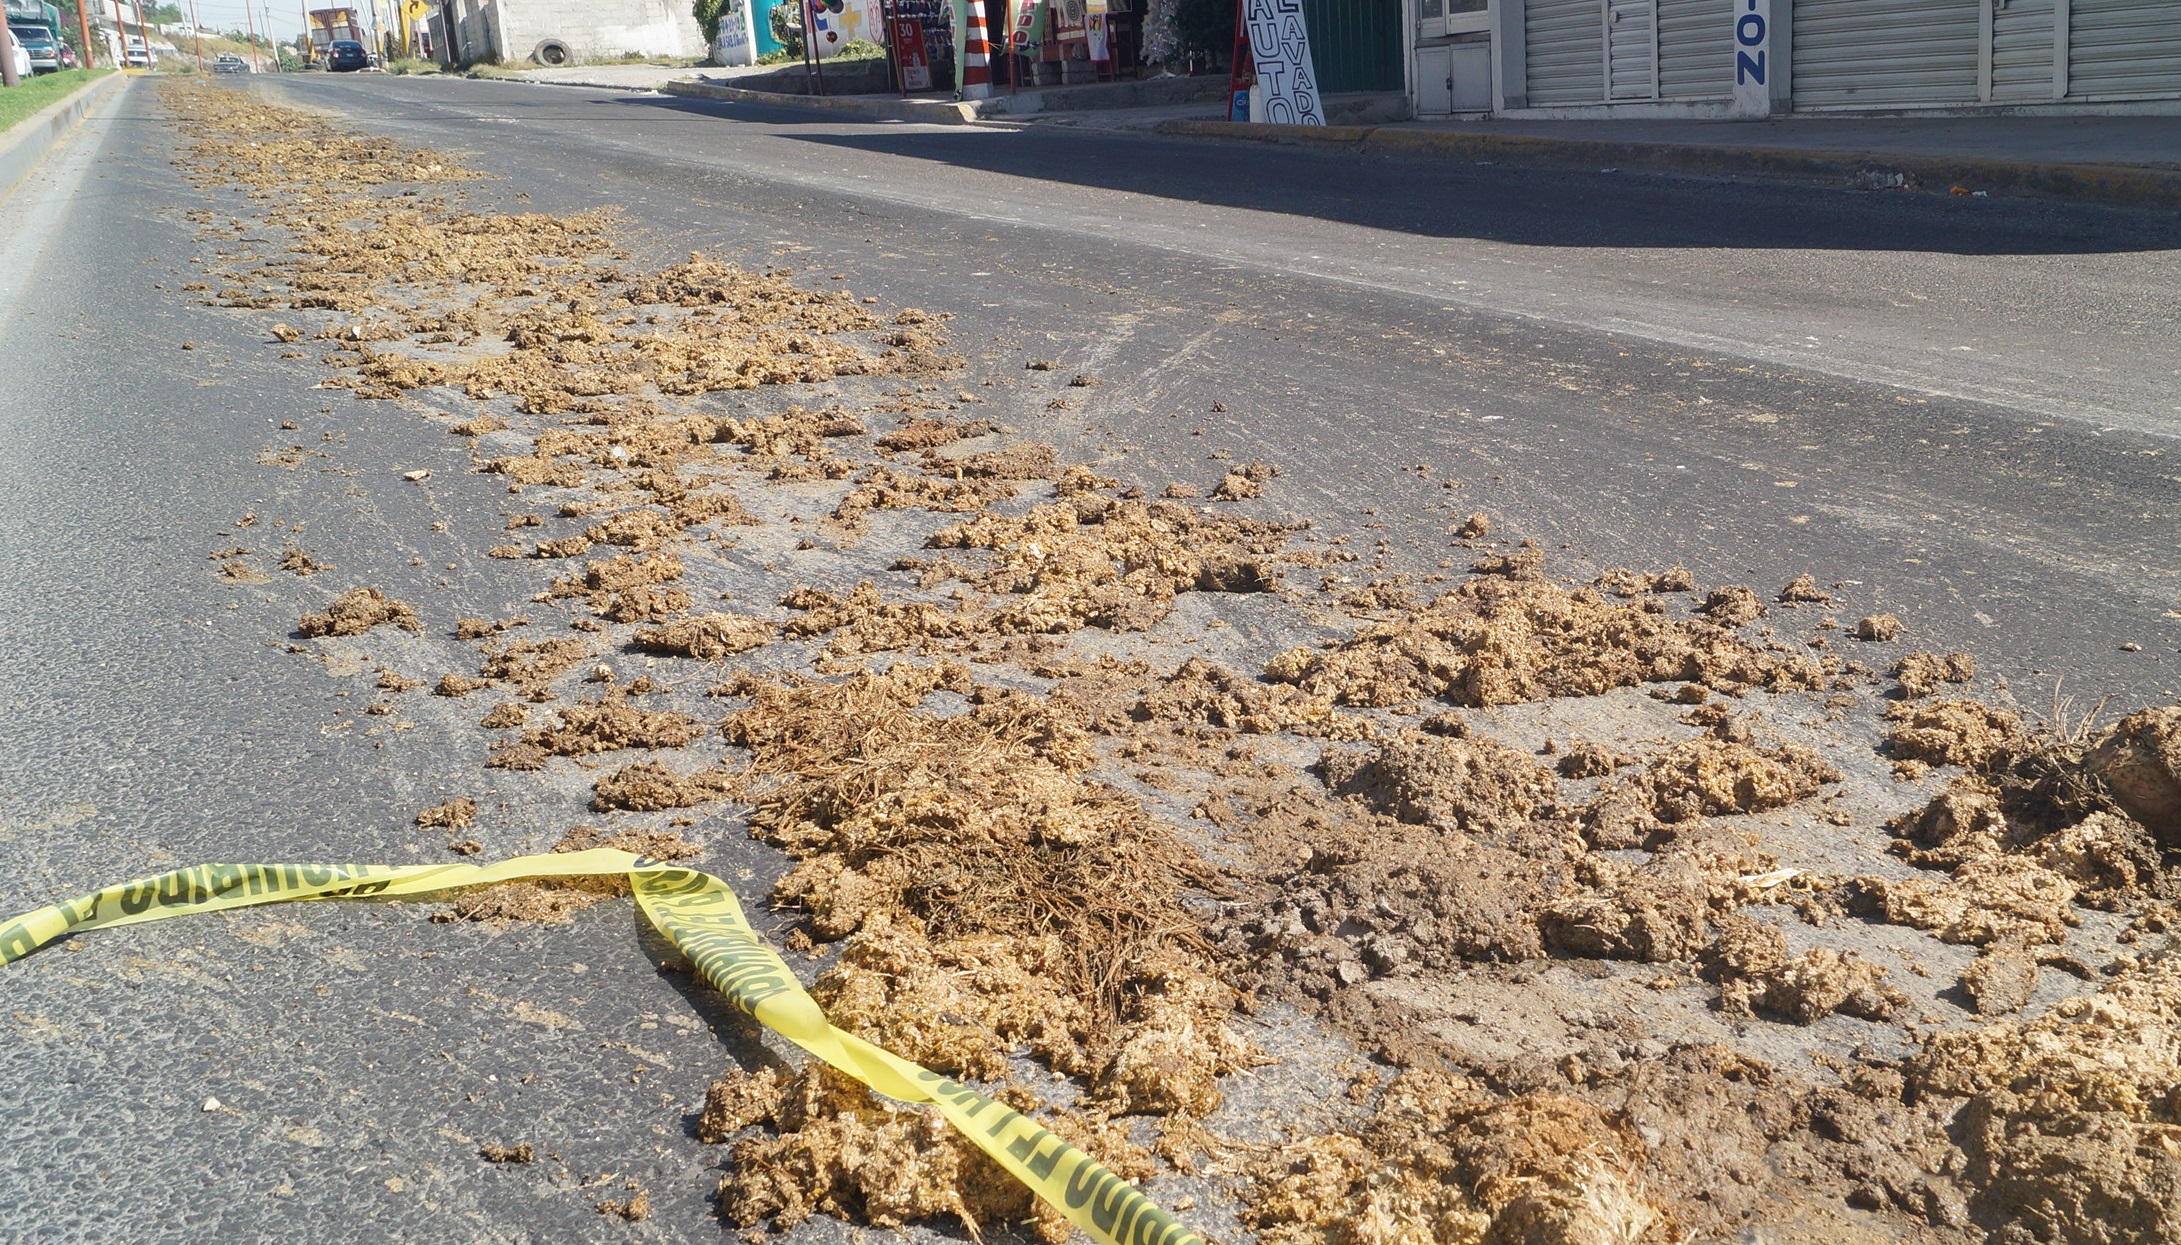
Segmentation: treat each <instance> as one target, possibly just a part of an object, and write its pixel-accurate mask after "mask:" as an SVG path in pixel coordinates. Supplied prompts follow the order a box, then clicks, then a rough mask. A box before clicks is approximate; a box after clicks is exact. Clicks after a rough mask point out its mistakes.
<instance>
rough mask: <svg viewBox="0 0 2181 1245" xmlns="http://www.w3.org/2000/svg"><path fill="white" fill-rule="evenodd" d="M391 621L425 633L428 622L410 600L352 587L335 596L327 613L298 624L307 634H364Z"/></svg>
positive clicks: (305, 634) (296, 626) (394, 624)
mask: <svg viewBox="0 0 2181 1245" xmlns="http://www.w3.org/2000/svg"><path fill="white" fill-rule="evenodd" d="M388 624H392V625H393V626H396V627H399V628H401V629H402V630H404V631H411V632H416V633H419V634H421V633H422V632H423V630H424V623H423V621H422V620H420V619H419V618H418V617H417V612H416V610H415V609H414V608H412V607H411V606H410V605H409V603H408V602H407V601H397V600H395V599H394V598H392V597H390V596H387V595H386V594H385V593H383V592H381V591H379V590H378V589H377V588H361V587H359V588H351V589H349V590H348V591H347V592H344V593H342V594H341V595H340V596H338V597H335V598H334V600H333V604H331V605H329V606H327V607H326V612H325V613H323V614H305V615H303V617H302V618H301V619H300V620H298V621H297V622H296V624H295V629H296V630H297V631H298V632H300V633H301V634H303V635H304V636H307V637H311V638H316V637H319V636H330V635H362V634H364V633H365V632H367V631H369V630H371V629H372V628H373V627H383V626H386V625H388Z"/></svg>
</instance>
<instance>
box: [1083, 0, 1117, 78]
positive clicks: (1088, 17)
mask: <svg viewBox="0 0 2181 1245" xmlns="http://www.w3.org/2000/svg"><path fill="white" fill-rule="evenodd" d="M1083 37H1084V38H1085V39H1087V40H1089V41H1090V58H1091V61H1092V63H1094V64H1097V63H1103V62H1105V61H1110V60H1112V59H1113V50H1112V40H1111V39H1110V38H1108V37H1107V29H1106V0H1090V5H1089V11H1088V12H1086V13H1084V14H1083Z"/></svg>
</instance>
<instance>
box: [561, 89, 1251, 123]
mask: <svg viewBox="0 0 2181 1245" xmlns="http://www.w3.org/2000/svg"><path fill="white" fill-rule="evenodd" d="M1154 83H1178V84H1180V85H1152V84H1154ZM1207 83H1210V84H1211V85H1210V86H1207V85H1206V84H1207ZM556 85H558V84H556ZM1136 85H1138V86H1140V87H1143V88H1144V89H1143V90H1141V91H1139V92H1137V95H1138V96H1139V97H1142V96H1145V95H1148V96H1151V97H1152V98H1153V99H1154V100H1155V102H1156V103H1158V104H1165V103H1192V102H1196V101H1198V100H1201V99H1204V98H1208V97H1211V96H1214V95H1218V96H1223V95H1225V93H1226V90H1225V88H1224V87H1219V89H1218V90H1217V91H1213V90H1212V86H1217V85H1218V84H1217V83H1215V82H1213V81H1212V80H1211V79H1208V78H1207V79H1202V80H1199V79H1191V78H1167V79H1157V78H1154V79H1147V80H1146V81H1145V82H1143V83H1138V84H1136ZM1100 89H1104V88H1103V87H1090V86H1084V87H1077V88H1072V91H1073V92H1083V91H1092V90H1100ZM657 90H658V91H659V92H660V93H661V94H665V95H682V96H688V97H691V98H696V99H719V100H728V101H731V102H734V103H738V104H767V105H771V106H772V107H776V108H809V109H814V110H817V111H821V112H830V113H834V114H837V115H840V116H845V117H857V118H861V119H864V120H871V121H920V122H923V123H925V124H927V125H969V124H971V123H973V122H983V121H997V122H1003V123H1006V122H1015V123H1019V122H1022V121H1025V120H1027V119H1028V118H1030V117H1042V116H1047V115H1050V114H1063V115H1064V114H1066V113H1070V112H1076V111H1080V109H1078V108H1073V107H1070V106H1069V105H1070V102H1071V88H1067V87H1061V88H1057V89H1055V88H1046V89H1044V90H1042V91H1039V92H1033V93H1031V94H1029V95H1022V96H1016V95H1007V94H994V95H993V96H992V97H991V98H989V99H983V100H977V101H974V102H971V101H967V100H959V101H949V100H938V99H902V98H901V97H899V96H896V95H788V94H783V93H780V92H776V91H753V90H751V89H749V88H748V87H738V86H721V85H718V84H717V83H711V82H691V81H686V80H685V81H678V82H668V83H666V84H665V85H663V86H660V87H658V88H657ZM1082 98H1084V96H1083V95H1081V94H1073V95H1072V99H1082ZM1260 128H1268V129H1269V128H1276V127H1260Z"/></svg>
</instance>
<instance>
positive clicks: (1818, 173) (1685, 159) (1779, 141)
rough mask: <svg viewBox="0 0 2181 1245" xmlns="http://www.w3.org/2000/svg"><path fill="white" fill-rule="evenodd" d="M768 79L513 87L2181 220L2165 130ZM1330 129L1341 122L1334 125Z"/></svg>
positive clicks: (541, 78)
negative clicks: (1431, 108)
mask: <svg viewBox="0 0 2181 1245" xmlns="http://www.w3.org/2000/svg"><path fill="white" fill-rule="evenodd" d="M777 69H778V67H777V66H749V67H745V68H738V69H718V68H709V67H707V68H701V69H699V68H676V67H670V66H658V65H598V66H583V67H571V68H565V69H539V70H532V71H530V72H528V73H525V74H523V75H521V78H522V80H525V81H531V82H544V83H552V84H556V85H569V86H590V87H609V88H615V89H621V90H648V91H660V92H663V93H665V94H669V95H678V96H683V97H686V98H700V99H717V100H724V101H728V102H733V103H749V104H764V105H768V106H775V107H789V108H804V109H809V110H812V111H815V112H822V113H826V114H828V115H831V116H836V117H840V118H842V119H844V120H845V119H862V120H872V121H914V122H923V123H927V124H939V125H966V124H973V123H976V122H980V121H1000V122H1015V123H1023V122H1027V123H1032V124H1039V125H1065V126H1070V127H1074V128H1079V129H1094V130H1107V131H1115V132H1143V133H1155V134H1161V135H1166V136H1169V137H1184V138H1199V139H1228V140H1240V141H1250V142H1263V143H1281V144H1291V145H1304V146H1312V147H1319V148H1332V149H1337V150H1348V151H1355V152H1359V153H1362V154H1369V155H1387V156H1402V157H1407V158H1417V157H1424V158H1434V157H1436V158H1442V159H1449V160H1461V161H1469V162H1476V163H1487V162H1488V163H1495V164H1529V165H1538V166H1553V167H1569V168H1592V169H1601V168H1612V169H1631V170H1633V169H1643V170H1649V171H1656V172H1683V173H1699V174H1704V175H1709V176H1729V177H1739V176H1750V177H1770V178H1782V179H1790V180H1800V181H1818V182H1824V183H1828V184H1833V185H1846V186H1853V187H1856V188H1859V189H1870V190H1907V191H1914V190H1922V191H1927V192H1936V193H1939V194H1946V193H1949V192H1952V191H1953V190H1955V188H1957V187H1959V188H1960V189H1961V190H1962V191H1964V192H1966V193H1971V194H1974V193H1977V192H1984V193H1992V194H2033V195H2051V196H2057V197H2063V198H2075V199H2090V200H2098V201H2103V202H2110V203H2125V204H2135V205H2141V206H2152V207H2181V119H2177V118H2175V117H2170V116H2080V117H2062V116H2018V117H2010V116H1950V117H1941V116H1928V117H1913V116H1908V117H1904V116H1892V117H1846V116H1799V117H1785V118H1779V119H1774V120H1766V121H1662V120H1628V121H1610V120H1608V121H1530V120H1526V121H1490V120H1487V121H1401V122H1389V123H1385V124H1378V125H1328V126H1279V125H1262V124H1247V123H1245V124H1234V123H1230V122H1227V121H1224V120H1222V119H1221V108H1222V104H1223V102H1224V97H1225V85H1226V83H1225V80H1224V79H1221V78H1218V77H1216V76H1212V77H1202V78H1150V79H1145V80H1142V81H1133V82H1110V83H1100V84H1097V85H1091V86H1075V87H1045V88H1036V89H1025V90H1023V91H1022V92H1020V93H1019V94H1014V93H1010V92H1008V91H1006V90H1005V89H1004V88H1002V89H1001V91H1000V92H999V93H998V94H996V95H995V96H993V97H992V98H991V99H988V100H982V101H978V102H976V103H968V102H961V101H955V100H949V99H946V98H944V97H941V96H936V95H923V96H916V97H911V98H907V99H904V98H902V97H901V96H899V95H892V94H887V95H835V96H827V97H812V96H807V95H790V94H782V93H779V92H776V91H760V90H751V89H748V88H747V87H744V86H740V85H737V84H738V82H740V81H745V80H749V79H753V78H756V77H758V76H759V75H763V74H769V73H773V72H775V71H776V70H777ZM1336 115H1337V113H1336Z"/></svg>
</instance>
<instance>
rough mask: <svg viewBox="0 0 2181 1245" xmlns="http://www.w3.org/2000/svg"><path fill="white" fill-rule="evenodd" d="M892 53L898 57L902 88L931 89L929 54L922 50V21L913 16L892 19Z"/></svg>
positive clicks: (911, 89)
mask: <svg viewBox="0 0 2181 1245" xmlns="http://www.w3.org/2000/svg"><path fill="white" fill-rule="evenodd" d="M894 55H895V56H897V57H898V58H900V59H899V64H900V65H901V89H902V90H904V91H929V90H931V55H930V54H929V53H927V52H926V51H925V50H924V23H922V22H920V21H918V20H916V19H915V18H913V17H897V18H895V19H894Z"/></svg>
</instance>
